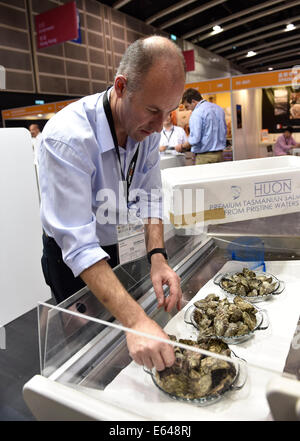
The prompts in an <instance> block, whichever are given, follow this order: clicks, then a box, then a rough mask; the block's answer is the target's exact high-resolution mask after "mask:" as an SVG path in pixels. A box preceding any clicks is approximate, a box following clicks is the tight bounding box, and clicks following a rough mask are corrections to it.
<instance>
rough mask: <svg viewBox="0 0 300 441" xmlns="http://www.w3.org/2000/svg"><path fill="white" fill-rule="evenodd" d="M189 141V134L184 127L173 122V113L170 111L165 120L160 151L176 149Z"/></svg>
mask: <svg viewBox="0 0 300 441" xmlns="http://www.w3.org/2000/svg"><path fill="white" fill-rule="evenodd" d="M185 142H187V136H186V133H185V131H184V130H183V128H182V127H179V126H176V125H174V124H173V123H172V114H171V113H169V114H168V116H167V117H166V119H165V120H164V122H163V129H162V131H161V134H160V144H159V151H160V152H166V151H168V150H174V151H176V147H178V146H181V145H182V144H184V143H185Z"/></svg>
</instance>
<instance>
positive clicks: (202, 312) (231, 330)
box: [193, 294, 257, 338]
mask: <svg viewBox="0 0 300 441" xmlns="http://www.w3.org/2000/svg"><path fill="white" fill-rule="evenodd" d="M211 295H212V294H210V295H209V296H211ZM209 296H206V297H205V298H204V299H202V300H200V301H197V302H195V303H194V306H196V308H195V310H194V312H193V319H194V322H195V325H196V326H197V328H198V329H199V331H200V336H203V337H209V336H217V337H226V338H228V337H234V336H241V335H245V334H249V333H250V332H252V331H253V330H254V329H255V327H256V324H257V320H256V313H257V309H256V308H255V307H254V306H253V305H252V304H251V303H249V302H246V301H245V300H243V299H242V298H241V297H239V296H236V297H235V298H234V300H233V303H232V302H230V301H229V300H228V299H227V298H225V299H222V300H218V301H216V300H214V301H213V302H214V305H212V304H211V303H212V300H211V297H209ZM199 305H200V308H199ZM212 306H213V307H212Z"/></svg>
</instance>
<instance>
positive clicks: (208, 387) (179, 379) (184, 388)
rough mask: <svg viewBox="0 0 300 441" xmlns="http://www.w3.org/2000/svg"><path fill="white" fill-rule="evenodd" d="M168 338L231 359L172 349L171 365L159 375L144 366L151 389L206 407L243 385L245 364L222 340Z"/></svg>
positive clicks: (245, 372)
mask: <svg viewBox="0 0 300 441" xmlns="http://www.w3.org/2000/svg"><path fill="white" fill-rule="evenodd" d="M170 337H171V339H172V340H173V341H178V343H183V344H185V345H189V346H193V347H195V348H202V349H205V350H207V351H210V352H213V353H216V354H220V355H224V356H226V357H230V358H232V363H231V362H228V361H225V360H222V359H219V358H216V357H214V356H213V355H212V356H207V355H204V354H200V353H196V352H194V351H192V350H191V351H188V350H186V349H183V348H180V347H177V346H175V347H174V352H175V357H176V359H175V363H174V364H173V366H171V367H170V368H166V369H164V370H163V371H159V372H158V371H156V369H152V370H149V369H147V368H146V367H144V370H145V372H147V373H148V374H150V375H151V377H152V380H153V383H154V384H155V386H156V387H157V388H158V389H160V390H161V391H162V392H163V393H164V394H166V395H168V396H169V397H170V398H173V399H175V400H178V401H184V402H188V403H193V404H197V405H198V406H206V405H208V404H213V403H215V402H216V401H219V400H220V399H221V398H222V397H223V396H224V394H225V393H227V392H228V391H237V390H240V389H241V388H242V387H243V386H244V384H245V382H246V380H247V368H246V362H245V360H243V359H241V358H239V357H237V356H236V355H235V354H234V352H233V351H231V350H230V349H229V347H228V345H227V344H226V343H224V342H223V341H222V340H220V339H215V338H206V339H198V341H194V340H188V339H179V340H177V339H176V337H174V336H170ZM235 360H238V362H235Z"/></svg>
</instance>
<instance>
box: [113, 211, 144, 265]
mask: <svg viewBox="0 0 300 441" xmlns="http://www.w3.org/2000/svg"><path fill="white" fill-rule="evenodd" d="M117 235H118V250H119V261H120V264H121V265H123V264H125V263H128V262H132V261H133V260H137V259H140V258H141V257H143V256H145V255H146V254H147V253H146V242H145V233H144V223H143V221H142V220H141V219H139V218H138V217H137V216H136V215H128V223H127V224H124V225H123V224H122V225H117Z"/></svg>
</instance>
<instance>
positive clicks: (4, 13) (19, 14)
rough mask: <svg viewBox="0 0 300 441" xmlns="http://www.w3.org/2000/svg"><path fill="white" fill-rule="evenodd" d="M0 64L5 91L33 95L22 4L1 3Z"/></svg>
mask: <svg viewBox="0 0 300 441" xmlns="http://www.w3.org/2000/svg"><path fill="white" fill-rule="evenodd" d="M0 64H2V65H3V66H4V67H5V69H6V89H7V91H20V92H34V91H35V86H34V77H33V71H32V70H33V69H32V59H31V47H30V34H29V28H28V24H27V11H26V3H25V1H24V0H12V1H0Z"/></svg>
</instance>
